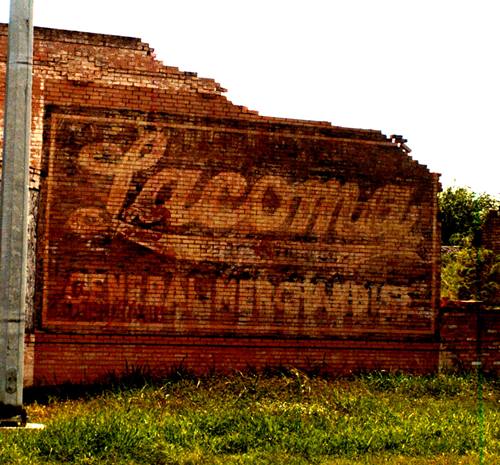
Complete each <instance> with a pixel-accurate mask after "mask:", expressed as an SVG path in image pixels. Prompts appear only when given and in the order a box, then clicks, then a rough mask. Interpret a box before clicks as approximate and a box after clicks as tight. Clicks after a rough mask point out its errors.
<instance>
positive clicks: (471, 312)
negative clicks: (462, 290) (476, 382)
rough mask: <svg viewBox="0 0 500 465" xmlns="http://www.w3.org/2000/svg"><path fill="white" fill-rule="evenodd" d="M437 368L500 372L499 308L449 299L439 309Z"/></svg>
mask: <svg viewBox="0 0 500 465" xmlns="http://www.w3.org/2000/svg"><path fill="white" fill-rule="evenodd" d="M439 326H440V369H442V370H451V371H455V370H458V371H470V370H476V369H477V368H478V367H481V369H482V370H483V371H484V372H486V373H491V374H496V375H497V376H498V374H500V337H499V335H500V310H485V309H484V308H483V307H482V306H481V304H480V303H479V302H455V303H454V302H451V303H449V305H448V306H447V307H444V308H442V309H441V311H440V325H439Z"/></svg>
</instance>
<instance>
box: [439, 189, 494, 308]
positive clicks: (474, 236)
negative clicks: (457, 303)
mask: <svg viewBox="0 0 500 465" xmlns="http://www.w3.org/2000/svg"><path fill="white" fill-rule="evenodd" d="M438 200H439V209H440V219H441V241H442V245H444V246H452V247H443V253H442V266H441V295H442V296H443V297H448V298H451V299H458V300H469V299H473V300H481V301H483V302H485V303H486V304H489V305H493V306H495V305H498V303H499V302H498V300H499V295H500V284H499V283H500V257H499V256H498V255H495V254H494V253H493V251H491V250H487V249H484V248H482V247H480V241H478V239H479V237H480V233H481V229H482V227H483V225H484V222H485V220H486V218H487V216H488V213H489V212H490V211H491V210H498V209H499V208H500V201H499V200H498V199H496V198H495V197H493V196H491V195H489V194H476V193H475V192H473V191H471V190H470V189H469V188H467V187H448V188H447V189H445V190H444V191H443V192H441V194H440V195H439V199H438Z"/></svg>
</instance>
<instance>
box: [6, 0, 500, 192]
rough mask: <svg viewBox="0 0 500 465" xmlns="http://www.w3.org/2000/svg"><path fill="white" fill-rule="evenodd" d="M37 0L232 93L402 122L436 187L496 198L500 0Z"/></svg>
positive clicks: (291, 113) (67, 24)
mask: <svg viewBox="0 0 500 465" xmlns="http://www.w3.org/2000/svg"><path fill="white" fill-rule="evenodd" d="M33 1H34V24H35V25H36V26H44V27H52V28H59V29H69V30H77V31H85V32H98V33H104V34H115V35H124V36H130V37H140V38H141V39H142V40H143V41H144V42H147V43H149V44H150V46H151V47H153V48H154V49H155V52H156V56H157V58H158V59H160V60H161V61H162V62H163V63H164V64H166V65H168V66H177V67H178V68H180V69H181V70H182V71H194V72H197V73H198V75H199V76H201V77H207V78H212V79H215V80H216V81H217V82H219V83H220V84H221V85H222V86H223V87H224V88H226V89H228V92H227V94H226V96H227V97H228V98H229V99H230V100H231V101H232V102H233V103H235V104H238V105H244V106H246V107H248V108H250V109H252V110H257V111H259V113H260V114H262V115H266V116H279V117H287V118H298V119H307V120H316V121H329V122H330V123H332V124H333V125H336V126H345V127H354V128H364V129H378V130H381V131H382V132H383V133H384V134H386V135H391V134H401V135H403V136H404V137H405V138H406V139H408V143H407V145H408V146H409V147H410V148H411V149H412V153H411V156H412V157H413V158H414V159H415V160H417V161H418V162H420V163H422V164H424V165H427V167H428V168H429V169H430V170H431V171H433V172H437V173H441V182H442V184H443V187H445V188H446V187H448V186H468V187H469V188H471V189H472V190H473V191H475V192H477V193H481V192H487V193H489V194H491V195H495V196H497V197H500V145H499V144H498V142H497V141H496V138H497V137H498V135H499V123H500V58H499V47H500V27H499V26H498V22H499V19H500V0H467V1H466V0H141V1H132V0H33ZM8 19H9V1H8V0H3V1H2V2H1V3H0V22H8Z"/></svg>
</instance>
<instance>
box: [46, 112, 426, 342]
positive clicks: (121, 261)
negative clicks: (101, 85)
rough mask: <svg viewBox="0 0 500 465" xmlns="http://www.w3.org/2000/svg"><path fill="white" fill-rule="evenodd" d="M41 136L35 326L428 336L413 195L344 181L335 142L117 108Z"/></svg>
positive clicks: (386, 182)
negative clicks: (43, 175) (39, 289)
mask: <svg viewBox="0 0 500 465" xmlns="http://www.w3.org/2000/svg"><path fill="white" fill-rule="evenodd" d="M47 126H48V127H49V128H50V129H49V130H48V131H47V135H46V143H45V158H46V170H47V174H48V176H47V182H46V185H45V198H46V199H47V202H46V209H45V226H44V243H45V250H44V253H43V260H44V275H43V322H42V324H43V325H45V326H46V327H51V326H66V325H67V326H68V327H71V328H73V329H74V328H77V329H78V328H80V329H82V328H85V329H86V330H93V329H99V330H102V329H103V328H109V330H110V331H118V330H126V331H131V330H137V331H155V332H156V331H161V332H164V333H172V334H179V333H181V334H190V333H192V334H219V333H231V334H243V335H253V334H258V335H262V334H270V335H272V334H282V335H291V336H316V335H317V336H320V335H321V336H324V335H336V334H342V333H344V332H349V333H364V332H392V331H396V332H401V331H406V332H410V333H411V332H426V331H430V330H431V325H432V314H431V309H430V304H429V303H430V300H431V296H430V286H429V279H428V278H429V274H430V272H431V271H430V259H429V250H427V249H426V243H427V242H426V241H427V239H426V238H427V237H429V235H430V227H431V226H430V221H429V220H428V216H429V215H428V214H427V213H426V209H428V205H427V204H426V203H425V195H424V194H423V192H422V187H421V186H419V185H418V183H416V182H413V183H411V182H406V183H403V182H401V176H399V177H398V176H393V177H392V178H391V177H390V176H388V178H387V179H383V180H380V179H377V180H370V179H367V178H366V176H365V177H364V178H362V177H361V176H359V174H358V175H357V173H356V172H355V170H354V171H352V170H351V171H349V169H348V168H344V166H347V163H348V159H349V157H350V156H352V154H351V153H348V150H352V148H349V149H348V148H346V145H345V144H342V142H341V141H338V140H335V139H333V138H331V137H327V136H321V135H318V134H308V133H301V134H297V133H293V132H289V131H287V130H284V129H283V130H273V131H269V129H268V128H264V127H262V126H258V125H254V126H250V125H247V126H246V127H241V125H239V126H234V125H233V126H231V125H230V124H226V125H221V123H220V122H219V123H218V124H217V125H216V124H213V123H212V122H210V121H206V120H205V121H193V120H189V121H186V120H182V121H181V120H179V119H175V118H172V117H167V116H162V115H144V114H139V113H134V114H131V113H128V114H127V113H124V112H122V113H109V114H108V115H107V116H102V115H100V116H97V115H96V116H93V115H91V114H82V113H81V112H80V113H75V114H72V113H71V112H68V111H67V110H66V111H64V112H59V111H58V110H57V109H56V110H54V111H52V113H51V114H50V116H49V117H48V125H47ZM350 146H355V147H356V144H355V143H354V144H350ZM358 149H359V150H360V153H362V151H363V147H362V146H361V145H360V146H359V147H358ZM322 158H324V159H326V160H327V161H328V163H325V162H324V160H323V162H322V161H321V159H322ZM367 162H368V163H369V162H370V160H369V158H368V157H367ZM423 196H424V197H423ZM422 199H424V201H423V200H422Z"/></svg>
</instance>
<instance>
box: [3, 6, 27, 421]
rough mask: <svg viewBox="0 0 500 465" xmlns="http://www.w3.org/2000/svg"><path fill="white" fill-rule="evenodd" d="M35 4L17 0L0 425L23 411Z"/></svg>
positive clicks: (8, 124)
mask: <svg viewBox="0 0 500 465" xmlns="http://www.w3.org/2000/svg"><path fill="white" fill-rule="evenodd" d="M32 18H33V0H11V2H10V18H9V45H8V47H9V48H8V61H7V77H6V79H7V82H6V98H5V111H4V144H3V163H2V189H1V197H0V232H1V235H0V423H2V422H4V423H5V422H12V421H14V422H16V423H17V424H19V423H20V424H21V425H25V424H26V413H25V410H24V408H23V380H24V331H25V329H24V326H25V300H26V255H27V248H28V234H27V223H28V196H29V190H28V182H29V164H30V163H29V162H30V153H29V146H30V144H29V142H30V129H31V81H32V68H33V20H32Z"/></svg>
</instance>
